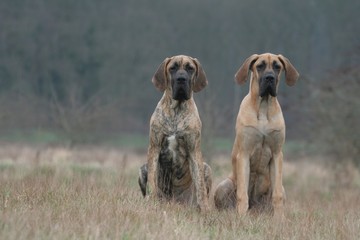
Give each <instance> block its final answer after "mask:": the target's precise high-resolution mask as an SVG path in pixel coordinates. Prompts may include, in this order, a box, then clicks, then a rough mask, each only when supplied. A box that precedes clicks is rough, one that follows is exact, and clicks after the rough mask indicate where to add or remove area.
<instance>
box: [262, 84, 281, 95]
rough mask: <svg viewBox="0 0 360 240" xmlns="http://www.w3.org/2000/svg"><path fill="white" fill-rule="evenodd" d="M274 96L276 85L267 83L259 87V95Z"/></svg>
mask: <svg viewBox="0 0 360 240" xmlns="http://www.w3.org/2000/svg"><path fill="white" fill-rule="evenodd" d="M269 95H270V96H272V97H276V95H277V94H276V87H275V86H274V84H267V85H266V86H264V85H262V87H260V97H262V98H263V97H267V96H269Z"/></svg>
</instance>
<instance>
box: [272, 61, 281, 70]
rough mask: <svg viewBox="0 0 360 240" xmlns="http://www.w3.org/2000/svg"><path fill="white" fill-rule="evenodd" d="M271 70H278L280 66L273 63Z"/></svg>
mask: <svg viewBox="0 0 360 240" xmlns="http://www.w3.org/2000/svg"><path fill="white" fill-rule="evenodd" d="M273 68H274V70H280V69H281V66H280V65H279V64H277V63H276V62H274V65H273Z"/></svg>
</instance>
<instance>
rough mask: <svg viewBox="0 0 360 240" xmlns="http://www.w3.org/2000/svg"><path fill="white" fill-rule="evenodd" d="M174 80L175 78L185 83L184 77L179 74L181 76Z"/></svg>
mask: <svg viewBox="0 0 360 240" xmlns="http://www.w3.org/2000/svg"><path fill="white" fill-rule="evenodd" d="M176 80H177V82H178V83H185V81H186V78H185V77H183V76H181V77H178V78H177V79H176Z"/></svg>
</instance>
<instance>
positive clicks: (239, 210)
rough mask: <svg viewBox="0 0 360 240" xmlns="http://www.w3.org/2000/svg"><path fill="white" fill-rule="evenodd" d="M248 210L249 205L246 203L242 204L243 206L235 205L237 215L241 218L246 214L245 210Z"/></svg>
mask: <svg viewBox="0 0 360 240" xmlns="http://www.w3.org/2000/svg"><path fill="white" fill-rule="evenodd" d="M248 209H249V204H248V203H246V204H245V203H243V204H237V206H236V210H237V213H238V214H239V215H240V216H243V215H245V214H246V213H247V210H248Z"/></svg>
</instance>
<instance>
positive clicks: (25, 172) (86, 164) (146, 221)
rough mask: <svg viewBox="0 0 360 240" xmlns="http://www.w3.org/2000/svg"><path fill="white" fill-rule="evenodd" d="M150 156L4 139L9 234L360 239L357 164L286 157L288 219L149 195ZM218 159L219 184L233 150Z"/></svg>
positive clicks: (0, 225) (1, 181)
mask: <svg viewBox="0 0 360 240" xmlns="http://www.w3.org/2000/svg"><path fill="white" fill-rule="evenodd" d="M228 155H230V153H229V154H228ZM287 158H288V157H287ZM144 162H145V155H144V153H143V152H136V151H132V150H131V151H130V150H124V149H122V150H119V149H117V148H114V147H101V148H99V147H82V148H80V147H79V148H72V149H70V148H65V147H45V146H37V147H34V146H32V147H31V146H28V145H18V144H9V145H2V147H1V148H0V239H360V231H359V229H360V174H359V171H358V170H356V169H355V168H354V167H353V166H352V165H351V164H345V166H342V167H340V166H336V165H333V164H329V163H327V162H325V160H324V159H321V158H320V157H301V158H299V159H289V160H286V161H285V164H284V187H285V190H286V192H287V203H286V207H285V216H286V219H285V220H284V221H283V222H276V221H274V220H273V219H272V218H271V217H270V216H268V215H256V214H249V215H247V216H243V217H238V216H237V215H236V213H235V212H234V211H222V212H218V211H217V210H215V209H214V208H213V207H212V210H211V211H210V212H209V213H208V214H201V213H198V212H197V211H196V210H195V209H193V208H189V207H185V206H182V205H178V204H175V203H167V204H165V203H158V202H151V201H145V200H144V199H143V198H142V196H141V194H140V191H139V188H138V186H137V172H138V167H139V166H140V165H141V164H142V163H144ZM210 165H211V167H212V168H213V173H214V181H213V182H214V185H213V188H215V186H216V184H217V183H219V181H221V180H222V179H223V178H225V177H226V176H227V175H228V174H229V172H230V169H231V166H230V159H228V156H227V155H226V154H223V155H219V156H217V157H214V158H213V160H212V161H211V163H210ZM211 203H212V201H211ZM212 204H213V203H212Z"/></svg>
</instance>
